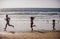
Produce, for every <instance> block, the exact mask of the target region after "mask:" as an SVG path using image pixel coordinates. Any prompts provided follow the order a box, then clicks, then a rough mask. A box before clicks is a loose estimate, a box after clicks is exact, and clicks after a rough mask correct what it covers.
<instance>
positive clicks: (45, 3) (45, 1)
mask: <svg viewBox="0 0 60 39" xmlns="http://www.w3.org/2000/svg"><path fill="white" fill-rule="evenodd" d="M0 8H60V0H0Z"/></svg>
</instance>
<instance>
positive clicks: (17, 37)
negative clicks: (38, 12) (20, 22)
mask: <svg viewBox="0 0 60 39" xmlns="http://www.w3.org/2000/svg"><path fill="white" fill-rule="evenodd" d="M0 39H60V31H51V32H19V33H14V32H12V33H6V34H0Z"/></svg>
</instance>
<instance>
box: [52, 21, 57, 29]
mask: <svg viewBox="0 0 60 39" xmlns="http://www.w3.org/2000/svg"><path fill="white" fill-rule="evenodd" d="M52 21H53V30H56V29H55V20H52Z"/></svg>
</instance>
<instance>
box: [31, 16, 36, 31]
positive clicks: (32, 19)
mask: <svg viewBox="0 0 60 39" xmlns="http://www.w3.org/2000/svg"><path fill="white" fill-rule="evenodd" d="M34 18H35V17H30V19H31V26H30V27H31V31H33V27H34V26H35V25H33V24H34V22H33V21H34Z"/></svg>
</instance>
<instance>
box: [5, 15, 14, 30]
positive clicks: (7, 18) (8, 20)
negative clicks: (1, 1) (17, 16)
mask: <svg viewBox="0 0 60 39" xmlns="http://www.w3.org/2000/svg"><path fill="white" fill-rule="evenodd" d="M5 20H6V26H5V28H4V31H6V28H7V25H9V26H12V27H13V28H14V26H13V25H10V17H8V15H6V19H5Z"/></svg>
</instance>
